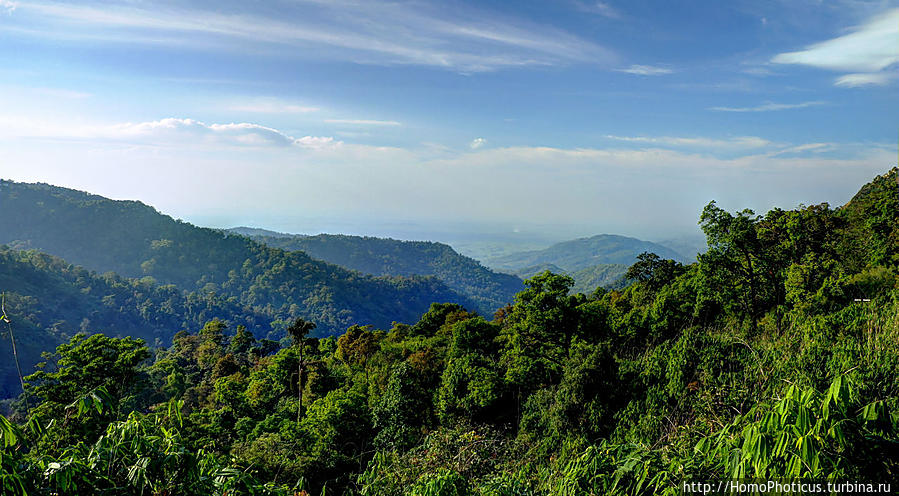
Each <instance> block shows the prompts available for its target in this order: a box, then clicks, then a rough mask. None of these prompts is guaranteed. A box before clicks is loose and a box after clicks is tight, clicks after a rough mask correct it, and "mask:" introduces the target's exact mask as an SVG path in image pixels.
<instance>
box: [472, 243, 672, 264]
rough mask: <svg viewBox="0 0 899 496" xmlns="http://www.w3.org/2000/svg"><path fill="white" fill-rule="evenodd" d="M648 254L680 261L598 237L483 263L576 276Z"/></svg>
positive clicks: (650, 247)
mask: <svg viewBox="0 0 899 496" xmlns="http://www.w3.org/2000/svg"><path fill="white" fill-rule="evenodd" d="M646 251H648V252H652V253H655V254H656V255H658V256H660V257H662V258H670V259H674V260H681V258H682V257H681V256H680V254H678V253H677V252H675V251H674V250H672V249H670V248H666V247H664V246H662V245H659V244H656V243H652V242H649V241H642V240H639V239H635V238H629V237H626V236H617V235H613V234H599V235H596V236H592V237H589V238H580V239H575V240H571V241H564V242H562V243H556V244H554V245H552V246H550V247H549V248H546V249H543V250H535V251H526V252H522V253H515V254H512V255H506V256H502V257H496V258H491V259H488V260H486V261H485V265H487V266H488V267H491V268H494V269H497V270H503V271H509V272H515V271H518V270H521V269H523V268H526V267H532V266H537V265H541V264H553V265H556V266H558V267H560V268H562V269H563V270H566V271H568V272H576V271H578V270H582V269H586V268H588V267H593V266H596V265H600V264H624V265H631V264H633V263H634V262H635V261H636V258H637V255H639V254H641V253H643V252H646Z"/></svg>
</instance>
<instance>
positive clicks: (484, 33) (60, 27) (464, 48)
mask: <svg viewBox="0 0 899 496" xmlns="http://www.w3.org/2000/svg"><path fill="white" fill-rule="evenodd" d="M0 1H5V0H0ZM140 5H142V4H137V3H131V4H128V5H119V6H110V5H105V4H104V5H100V4H80V5H63V4H56V3H28V4H27V5H20V6H19V8H18V10H17V12H16V18H17V20H18V21H19V23H18V24H16V25H10V24H5V25H4V26H2V27H0V29H13V30H16V31H17V33H18V34H20V35H30V36H40V37H51V38H52V37H56V38H60V39H67V40H73V41H79V40H80V41H87V42H97V41H102V42H107V43H110V42H114V43H126V44H134V43H148V44H162V45H176V46H178V47H179V48H187V49H201V50H202V49H207V50H209V49H218V50H246V49H249V48H252V49H253V50H256V51H260V50H262V51H272V50H277V51H279V53H282V54H291V55H292V56H295V57H300V58H313V57H314V58H327V59H330V60H334V59H338V60H343V61H348V62H355V63H360V64H381V65H395V64H412V65H423V66H431V67H441V68H446V69H449V70H455V71H460V72H477V71H491V70H498V69H503V68H510V67H523V66H550V65H567V64H572V63H599V64H608V63H611V62H612V61H613V60H614V58H615V56H614V54H613V53H612V52H611V51H610V50H608V49H606V48H604V47H601V46H599V45H597V44H595V43H592V42H590V41H587V40H584V39H582V38H579V37H577V36H574V35H571V34H569V33H567V32H565V31H562V30H558V29H555V28H550V27H548V26H545V25H538V24H533V23H529V22H525V21H521V20H516V19H509V18H506V17H502V16H500V15H497V14H494V13H492V12H489V11H486V10H473V9H470V8H459V9H455V8H454V9H449V8H446V7H443V6H441V5H440V4H436V3H435V4H432V3H428V2H421V3H395V2H384V1H378V0H371V1H368V2H362V3H356V2H340V1H334V2H317V1H310V2H300V3H298V4H295V5H293V6H285V7H284V8H283V9H281V10H280V11H279V12H278V16H277V17H274V16H263V15H260V13H259V12H260V11H259V9H256V11H255V12H252V13H250V12H246V11H240V10H236V11H234V10H233V9H232V11H228V8H221V9H219V8H217V9H216V10H198V9H196V8H188V7H168V8H164V7H159V8H157V7H154V8H152V9H150V8H142V7H139V6H140ZM285 48H286V50H285ZM309 48H315V49H313V50H310V49H309Z"/></svg>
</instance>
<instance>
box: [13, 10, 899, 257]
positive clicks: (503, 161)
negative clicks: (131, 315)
mask: <svg viewBox="0 0 899 496" xmlns="http://www.w3.org/2000/svg"><path fill="white" fill-rule="evenodd" d="M0 64H2V65H0V67H2V68H3V69H2V70H0V176H2V177H4V178H9V179H14V180H19V181H42V182H49V183H52V184H58V185H63V186H69V187H74V188H78V189H84V190H88V191H92V192H95V193H98V194H103V195H105V196H110V197H113V198H128V199H140V200H142V201H144V202H146V203H149V204H152V205H154V206H156V207H157V208H158V209H160V210H161V211H163V212H166V213H169V214H172V215H174V216H176V217H180V218H183V219H186V220H189V221H192V222H195V223H198V224H201V225H214V226H222V227H227V226H231V225H238V224H244V225H254V226H259V227H267V228H272V229H277V230H282V231H291V232H317V231H331V232H334V231H344V232H356V233H365V234H380V235H395V236H396V235H399V231H398V229H399V228H397V226H400V225H403V226H407V227H408V226H427V227H428V229H431V230H440V226H444V228H445V229H450V230H452V229H455V230H464V229H466V227H465V226H470V228H471V229H472V230H478V229H481V230H483V229H496V230H497V231H508V232H512V231H515V230H522V229H531V230H533V229H537V227H535V226H551V227H552V229H554V230H555V231H556V232H559V233H561V234H559V235H560V236H565V235H588V234H595V233H600V232H614V233H621V234H629V235H636V236H641V237H644V238H651V239H658V238H661V237H666V236H672V235H677V234H681V233H687V232H693V231H695V226H696V220H697V218H698V214H699V211H700V210H701V208H702V206H703V205H705V204H706V203H707V202H708V201H709V200H712V199H715V200H718V202H719V204H721V205H723V206H725V207H726V208H730V209H739V208H744V207H751V208H754V209H756V210H758V211H762V212H763V211H765V210H767V209H769V208H771V207H772V206H781V207H787V208H789V207H794V206H796V205H798V204H799V203H806V204H810V203H818V202H823V201H827V202H831V203H833V204H840V203H842V202H845V201H846V200H848V199H849V197H851V195H852V194H853V193H854V191H855V190H856V189H857V187H858V186H859V185H861V184H862V183H864V182H866V181H868V180H870V178H871V177H872V176H873V175H875V174H878V173H882V172H884V171H886V170H888V169H889V168H890V167H892V166H894V165H895V164H896V157H897V153H896V140H897V132H899V128H897V116H899V91H897V89H899V2H897V1H880V0H877V1H861V0H838V1H833V2H823V1H812V0H783V1H781V0H749V1H741V0H734V1H728V2H721V1H682V2H681V1H679V2H672V1H628V2H615V1H611V0H609V1H586V0H557V1H552V2H549V1H546V2H537V1H525V0H523V1H516V2H502V1H482V2H462V1H445V2H432V1H428V0H416V1H410V2H405V1H393V2H382V1H380V0H367V1H359V2H357V1H350V0H347V1H344V0H331V1H326V0H309V1H304V0H293V1H286V2H278V1H267V2H247V1H240V2H232V1H227V0H226V1H214V2H213V1H203V2H181V1H177V2H142V1H138V0H133V1H126V2H91V1H82V2H77V3H56V2H31V1H14V0H0ZM477 226H481V227H477ZM484 226H489V227H484ZM422 229H423V230H422V232H424V228H422ZM413 231H414V229H413ZM406 232H407V231H404V233H406ZM402 236H404V237H415V235H414V234H402Z"/></svg>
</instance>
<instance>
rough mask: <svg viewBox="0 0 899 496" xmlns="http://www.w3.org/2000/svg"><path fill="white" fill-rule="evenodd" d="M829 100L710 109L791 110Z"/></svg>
mask: <svg viewBox="0 0 899 496" xmlns="http://www.w3.org/2000/svg"><path fill="white" fill-rule="evenodd" d="M826 103H827V102H822V101H817V100H816V101H812V102H802V103H774V102H769V103H765V104H762V105H757V106H755V107H709V110H715V111H718V112H773V111H777V110H790V109H800V108H807V107H816V106H818V105H824V104H826Z"/></svg>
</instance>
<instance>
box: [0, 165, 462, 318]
mask: <svg viewBox="0 0 899 496" xmlns="http://www.w3.org/2000/svg"><path fill="white" fill-rule="evenodd" d="M0 211H2V212H3V213H4V215H3V216H0V244H9V245H11V246H13V247H15V248H33V249H38V250H41V251H44V252H46V253H50V254H53V255H56V256H59V257H62V258H64V259H65V260H66V261H67V262H70V263H74V264H78V265H82V266H84V267H86V268H88V269H90V270H96V271H98V272H107V271H113V272H116V273H118V274H120V275H123V276H126V277H135V278H140V277H146V276H150V277H152V278H153V279H154V280H155V281H156V282H158V283H161V284H174V285H176V286H178V287H179V288H181V289H184V290H187V291H195V290H201V291H202V292H203V293H204V294H205V293H210V292H211V293H216V294H219V295H222V296H223V297H226V298H234V301H235V302H237V303H240V304H241V305H243V306H246V307H249V308H251V309H252V311H253V312H256V313H259V314H263V315H267V316H269V317H270V318H272V319H282V320H286V319H290V318H293V317H298V316H300V317H303V318H306V319H308V320H312V321H313V322H316V323H317V324H318V329H317V330H316V332H318V333H319V334H330V333H335V332H339V331H342V330H344V329H345V328H346V327H348V326H350V325H352V324H373V325H375V326H378V327H389V326H390V325H391V323H392V322H393V321H406V322H413V321H415V320H417V318H418V316H420V315H421V314H422V313H424V312H425V311H427V309H428V308H429V305H430V303H432V302H435V301H438V302H456V303H460V304H463V305H465V306H467V307H468V308H473V307H474V304H473V302H471V301H470V300H469V299H468V298H465V297H464V296H461V295H459V294H458V293H456V292H454V291H452V290H451V289H449V288H448V287H447V286H446V285H445V284H443V283H441V282H440V281H438V280H436V279H435V278H433V277H431V278H429V277H421V276H413V277H401V278H388V277H372V276H367V275H363V274H361V273H359V272H355V271H350V270H347V269H344V268H341V267H337V266H335V265H331V264H328V263H325V262H322V261H319V260H315V259H313V258H311V257H309V256H308V255H306V254H305V253H302V252H285V251H283V250H278V249H275V248H269V247H266V246H264V245H262V244H260V243H257V242H255V241H252V240H250V239H249V238H246V237H244V236H236V235H230V234H228V233H225V232H222V231H220V230H215V229H205V228H199V227H196V226H193V225H191V224H188V223H186V222H182V221H176V220H174V219H172V218H171V217H169V216H166V215H162V214H160V213H159V212H157V211H156V210H155V209H153V208H152V207H149V206H147V205H144V204H142V203H140V202H135V201H113V200H109V199H106V198H103V197H100V196H96V195H90V194H87V193H83V192H80V191H74V190H70V189H65V188H59V187H55V186H49V185H45V184H22V183H15V182H10V181H0Z"/></svg>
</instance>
